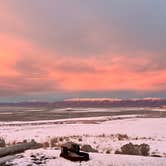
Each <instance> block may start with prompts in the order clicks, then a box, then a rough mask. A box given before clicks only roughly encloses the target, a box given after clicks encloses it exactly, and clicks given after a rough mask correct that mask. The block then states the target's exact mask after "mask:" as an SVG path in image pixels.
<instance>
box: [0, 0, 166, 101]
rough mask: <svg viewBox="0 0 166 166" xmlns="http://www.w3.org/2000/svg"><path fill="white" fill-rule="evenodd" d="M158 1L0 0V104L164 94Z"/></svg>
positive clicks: (164, 37) (164, 42) (161, 2)
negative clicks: (6, 102) (23, 101)
mask: <svg viewBox="0 0 166 166" xmlns="http://www.w3.org/2000/svg"><path fill="white" fill-rule="evenodd" d="M165 9H166V1H165V0H0V101H9V100H10V101H16V100H18V101H21V100H60V99H64V98H75V97H118V98H133V97H134V98H135V97H166V10H165Z"/></svg>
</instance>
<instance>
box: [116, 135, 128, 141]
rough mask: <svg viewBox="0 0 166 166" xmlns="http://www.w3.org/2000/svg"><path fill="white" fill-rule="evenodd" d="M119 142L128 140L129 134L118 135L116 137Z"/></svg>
mask: <svg viewBox="0 0 166 166" xmlns="http://www.w3.org/2000/svg"><path fill="white" fill-rule="evenodd" d="M116 136H117V138H118V140H119V141H123V140H128V139H129V137H128V135H127V134H117V135H116Z"/></svg>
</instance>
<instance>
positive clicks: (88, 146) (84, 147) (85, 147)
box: [81, 145, 98, 152]
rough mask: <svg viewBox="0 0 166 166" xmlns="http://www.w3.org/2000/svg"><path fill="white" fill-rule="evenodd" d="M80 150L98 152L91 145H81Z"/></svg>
mask: <svg viewBox="0 0 166 166" xmlns="http://www.w3.org/2000/svg"><path fill="white" fill-rule="evenodd" d="M81 150H82V151H85V152H98V151H97V150H96V149H93V148H92V147H91V145H83V146H82V147H81Z"/></svg>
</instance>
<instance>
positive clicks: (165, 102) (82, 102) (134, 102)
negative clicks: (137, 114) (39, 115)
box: [0, 98, 166, 108]
mask: <svg viewBox="0 0 166 166" xmlns="http://www.w3.org/2000/svg"><path fill="white" fill-rule="evenodd" d="M0 106H34V107H43V106H44V107H57V108H63V107H165V106H166V99H159V98H144V99H109V98H102V99H88V98H86V99H85V98H84V99H68V100H65V101H59V102H20V103H0Z"/></svg>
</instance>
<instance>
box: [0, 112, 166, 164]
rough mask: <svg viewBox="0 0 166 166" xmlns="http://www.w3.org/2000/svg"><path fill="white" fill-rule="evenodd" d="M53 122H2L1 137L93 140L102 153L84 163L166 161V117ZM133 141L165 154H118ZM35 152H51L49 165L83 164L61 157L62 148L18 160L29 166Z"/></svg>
mask: <svg viewBox="0 0 166 166" xmlns="http://www.w3.org/2000/svg"><path fill="white" fill-rule="evenodd" d="M51 122H52V123H50V121H48V124H47V122H46V121H44V123H43V121H40V122H38V121H36V122H33V123H31V122H29V123H27V122H26V123H24V122H8V123H0V137H2V138H4V139H5V140H6V143H8V144H12V143H15V142H21V141H23V140H25V139H26V140H31V139H35V140H36V141H37V142H40V143H46V142H47V143H48V144H51V141H52V140H53V139H56V142H55V146H60V145H61V144H62V143H64V142H66V141H73V142H76V143H78V144H80V145H84V144H89V145H91V146H92V147H93V148H95V149H96V150H98V152H99V153H97V154H90V157H91V160H90V161H89V162H86V163H81V165H82V166H84V165H87V166H92V165H93V166H94V165H95V166H98V165H101V164H102V165H103V166H112V165H113V166H116V165H117V166H119V165H124V166H128V165H129V166H130V165H131V166H134V165H136V166H137V165H146V166H151V165H152V166H153V165H154V166H155V165H156V166H165V165H166V158H165V157H166V148H165V147H166V130H165V129H166V128H165V126H166V118H137V115H130V116H126V117H125V116H116V117H99V118H96V117H94V118H77V119H68V120H65V119H64V120H60V121H59V120H57V121H51ZM56 122H57V123H56ZM69 122H70V123H69ZM84 122H86V123H84ZM21 124H24V125H21ZM129 142H132V143H134V144H141V143H147V144H149V145H150V154H156V155H160V156H163V158H154V157H140V156H123V155H115V154H114V152H115V151H116V150H119V149H120V147H121V146H122V145H124V144H126V143H129ZM32 153H38V155H39V154H41V155H46V156H49V157H48V158H49V159H48V161H47V164H46V163H45V164H44V165H47V166H52V165H56V166H72V165H73V166H77V165H79V163H72V162H69V161H67V160H65V159H62V158H59V157H58V156H59V150H48V149H45V150H43V149H40V150H33V151H32V150H31V151H27V152H25V154H24V156H23V157H21V158H18V159H15V160H14V163H16V165H18V166H24V165H25V166H26V164H25V163H27V162H28V163H30V162H31V157H30V156H31V154H32ZM106 153H110V154H106ZM39 156H40V155H39ZM53 157H56V159H55V158H53ZM20 163H22V165H20ZM27 165H28V164H27Z"/></svg>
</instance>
